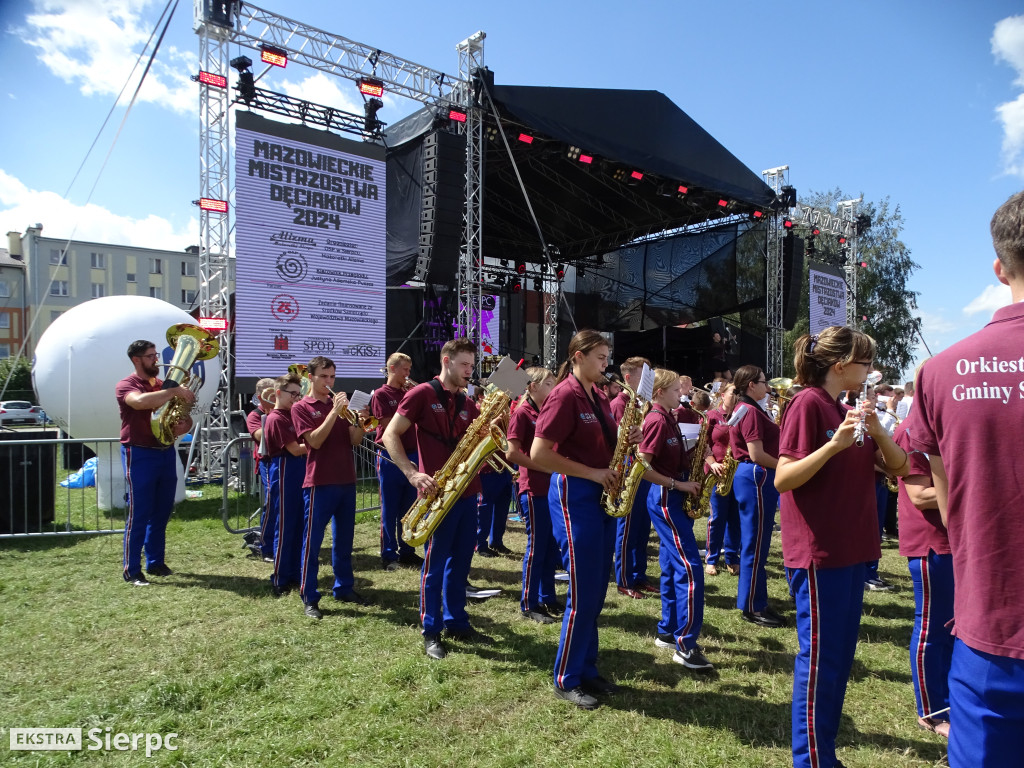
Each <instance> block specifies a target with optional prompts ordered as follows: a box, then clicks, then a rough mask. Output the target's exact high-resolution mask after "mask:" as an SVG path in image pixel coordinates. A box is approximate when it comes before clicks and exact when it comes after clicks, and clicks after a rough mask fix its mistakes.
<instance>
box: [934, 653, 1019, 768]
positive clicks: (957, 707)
mask: <svg viewBox="0 0 1024 768" xmlns="http://www.w3.org/2000/svg"><path fill="white" fill-rule="evenodd" d="M949 703H950V707H951V708H950V711H949V768H996V767H997V766H1006V765H1020V759H1021V754H1022V753H1024V659H1013V658H1010V657H1009V656H996V655H994V654H991V653H984V652H983V651H977V650H975V649H974V648H971V647H970V646H969V645H967V644H966V643H964V642H963V641H962V640H960V639H957V640H955V641H954V643H953V661H952V664H951V666H950V670H949Z"/></svg>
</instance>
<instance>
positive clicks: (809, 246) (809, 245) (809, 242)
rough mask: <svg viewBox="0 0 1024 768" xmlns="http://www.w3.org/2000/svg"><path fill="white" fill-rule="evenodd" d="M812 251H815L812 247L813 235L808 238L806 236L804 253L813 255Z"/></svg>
mask: <svg viewBox="0 0 1024 768" xmlns="http://www.w3.org/2000/svg"><path fill="white" fill-rule="evenodd" d="M814 251H815V248H814V238H813V237H809V238H807V244H806V246H805V247H804V253H806V254H807V255H808V256H813V255H814Z"/></svg>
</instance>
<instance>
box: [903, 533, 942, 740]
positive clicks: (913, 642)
mask: <svg viewBox="0 0 1024 768" xmlns="http://www.w3.org/2000/svg"><path fill="white" fill-rule="evenodd" d="M907 568H908V569H910V578H911V580H913V582H914V634H912V635H911V636H910V672H911V675H912V676H913V678H914V697H915V698H916V699H917V716H918V717H931V718H933V719H935V720H949V714H945V713H944V714H941V715H933V714H932V713H933V712H938V711H940V710H943V709H945V708H946V707H948V706H949V665H950V662H951V661H952V658H953V635H952V634H951V633H950V629H949V627H947V626H946V624H947V623H948V622H949V620H950V619H952V618H953V556H952V555H937V554H935V553H934V552H929V553H928V556H927V557H908V558H907Z"/></svg>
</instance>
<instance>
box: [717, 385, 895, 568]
mask: <svg viewBox="0 0 1024 768" xmlns="http://www.w3.org/2000/svg"><path fill="white" fill-rule="evenodd" d="M737 407H738V406H737ZM756 410H757V411H760V410H761V409H760V408H758V409H756ZM848 410H850V409H849V408H848V407H847V406H845V405H842V404H840V403H839V402H838V401H836V400H833V399H832V397H831V396H830V395H829V394H828V392H826V391H825V390H824V389H822V388H820V387H805V388H804V389H802V390H800V391H799V392H798V393H797V394H796V395H795V396H794V397H793V399H792V400H791V401H790V403H789V405H788V406H787V407H786V418H785V419H784V420H783V425H782V435H781V437H780V438H779V455H780V456H789V457H790V458H793V459H803V458H805V457H807V456H810V455H811V454H812V453H814V452H815V451H816V450H818V448H820V447H821V446H823V445H824V444H825V443H827V442H828V441H829V440H831V439H832V435H834V434H835V433H836V430H837V429H839V425H840V424H842V423H843V420H844V419H845V418H846V412H847V411H848ZM761 413H763V411H762V412H761ZM765 418H767V417H765ZM749 421H753V419H751V417H750V415H749V414H748V415H747V416H746V418H744V419H743V422H742V423H743V424H746V423H747V422H749ZM737 431H738V430H737ZM735 451H736V443H735V441H733V453H734V454H735ZM780 520H781V524H782V559H783V562H784V563H785V565H786V567H787V568H810V567H811V564H812V563H813V564H814V565H815V566H817V567H818V568H843V567H845V566H848V565H855V564H856V563H866V562H869V561H871V560H877V559H878V558H880V557H881V555H882V549H881V546H880V545H879V540H878V539H879V537H878V509H877V507H876V504H875V444H874V442H873V441H872V440H865V441H864V445H863V446H861V447H860V448H858V447H857V446H856V445H851V446H850V447H849V448H846V449H844V450H843V451H840V452H839V453H837V454H836V455H835V456H833V457H832V458H830V459H829V460H828V461H826V462H825V464H824V466H822V468H821V469H819V470H818V471H817V472H816V473H815V474H814V476H813V477H812V478H811V479H810V480H808V481H807V482H806V483H804V484H803V485H801V486H800V487H799V488H795V489H793V490H792V491H786V492H784V493H783V494H782V513H781V515H780ZM900 535H901V536H902V533H901V534H900Z"/></svg>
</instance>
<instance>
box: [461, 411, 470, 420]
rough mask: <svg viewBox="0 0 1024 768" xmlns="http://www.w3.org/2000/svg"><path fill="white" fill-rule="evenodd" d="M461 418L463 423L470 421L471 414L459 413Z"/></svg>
mask: <svg viewBox="0 0 1024 768" xmlns="http://www.w3.org/2000/svg"><path fill="white" fill-rule="evenodd" d="M459 418H460V419H462V420H463V421H469V413H467V412H466V411H459Z"/></svg>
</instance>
